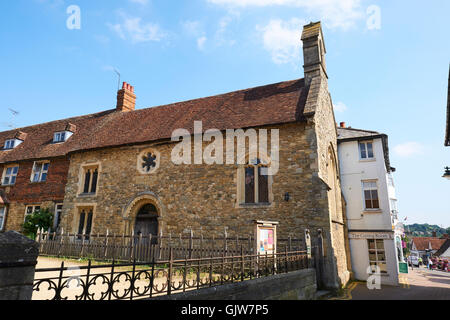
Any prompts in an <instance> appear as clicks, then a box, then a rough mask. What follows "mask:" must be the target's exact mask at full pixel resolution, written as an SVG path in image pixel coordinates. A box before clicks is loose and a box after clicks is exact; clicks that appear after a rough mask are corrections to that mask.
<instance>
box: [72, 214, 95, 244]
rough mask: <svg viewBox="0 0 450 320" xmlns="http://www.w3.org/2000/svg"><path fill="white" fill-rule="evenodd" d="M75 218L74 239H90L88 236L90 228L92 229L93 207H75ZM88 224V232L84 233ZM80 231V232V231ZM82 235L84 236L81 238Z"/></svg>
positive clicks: (90, 233)
mask: <svg viewBox="0 0 450 320" xmlns="http://www.w3.org/2000/svg"><path fill="white" fill-rule="evenodd" d="M77 211H78V214H77V220H76V230H75V234H76V235H77V237H76V239H77V240H79V241H82V240H87V241H89V240H90V236H91V235H92V230H93V229H94V219H95V207H94V206H92V207H85V206H83V207H79V208H77ZM82 216H83V223H81V217H82ZM88 225H89V229H90V230H89V233H86V231H87V230H86V229H87V227H88ZM80 231H81V233H80ZM83 235H84V236H85V238H84V239H83Z"/></svg>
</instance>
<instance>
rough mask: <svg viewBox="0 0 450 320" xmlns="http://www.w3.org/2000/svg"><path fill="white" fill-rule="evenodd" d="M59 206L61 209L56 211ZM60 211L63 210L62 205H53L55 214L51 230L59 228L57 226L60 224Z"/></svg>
mask: <svg viewBox="0 0 450 320" xmlns="http://www.w3.org/2000/svg"><path fill="white" fill-rule="evenodd" d="M59 206H60V207H61V209H58V207H59ZM62 210H63V204H62V203H56V204H55V213H54V215H53V229H54V230H55V231H56V230H57V229H58V228H59V225H60V224H61V215H62ZM58 222H59V223H58Z"/></svg>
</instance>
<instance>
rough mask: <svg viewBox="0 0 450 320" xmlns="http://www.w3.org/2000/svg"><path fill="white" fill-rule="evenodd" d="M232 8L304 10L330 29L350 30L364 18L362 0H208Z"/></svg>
mask: <svg viewBox="0 0 450 320" xmlns="http://www.w3.org/2000/svg"><path fill="white" fill-rule="evenodd" d="M207 1H208V2H209V3H213V4H217V5H224V6H228V7H231V8H246V7H266V6H286V7H294V8H303V9H305V10H306V11H307V12H308V13H309V14H311V16H312V17H314V19H319V20H323V22H324V24H325V25H326V26H327V27H328V28H342V29H348V28H349V27H352V26H353V25H354V24H355V22H356V21H357V20H359V19H361V18H362V17H364V11H363V10H362V8H361V0H207Z"/></svg>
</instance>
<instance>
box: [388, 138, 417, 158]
mask: <svg viewBox="0 0 450 320" xmlns="http://www.w3.org/2000/svg"><path fill="white" fill-rule="evenodd" d="M423 151H424V146H423V145H422V144H420V143H418V142H414V141H412V142H405V143H402V144H399V145H397V146H395V147H394V152H395V153H396V154H397V155H398V156H400V157H411V156H415V155H421V154H423Z"/></svg>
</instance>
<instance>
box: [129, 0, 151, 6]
mask: <svg viewBox="0 0 450 320" xmlns="http://www.w3.org/2000/svg"><path fill="white" fill-rule="evenodd" d="M129 1H130V2H133V3H137V4H140V5H144V6H145V5H146V4H147V3H148V0H129Z"/></svg>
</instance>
